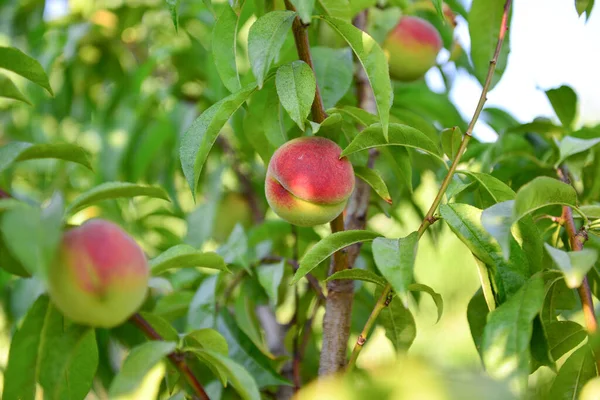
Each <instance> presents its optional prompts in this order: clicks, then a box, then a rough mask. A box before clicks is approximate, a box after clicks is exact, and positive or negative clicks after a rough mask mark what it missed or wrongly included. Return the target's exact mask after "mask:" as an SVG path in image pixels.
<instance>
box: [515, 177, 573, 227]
mask: <svg viewBox="0 0 600 400" xmlns="http://www.w3.org/2000/svg"><path fill="white" fill-rule="evenodd" d="M554 204H561V205H568V206H571V207H576V204H577V192H576V191H575V189H574V188H573V187H572V186H571V185H569V184H567V183H564V182H561V181H559V180H557V179H553V178H550V177H547V176H540V177H537V178H535V179H533V180H532V181H530V182H529V183H527V184H526V185H523V186H522V187H521V189H519V191H518V192H517V196H516V197H515V205H514V221H517V220H519V219H521V218H523V217H524V216H525V215H527V214H529V213H531V212H533V211H535V210H537V209H539V208H542V207H545V206H549V205H554Z"/></svg>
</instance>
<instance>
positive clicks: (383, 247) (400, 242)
mask: <svg viewBox="0 0 600 400" xmlns="http://www.w3.org/2000/svg"><path fill="white" fill-rule="evenodd" d="M418 244H419V234H418V233H417V232H413V233H411V234H410V235H408V236H406V237H405V238H400V239H385V238H376V239H375V240H374V241H373V258H374V259H375V265H377V269H379V271H380V272H381V274H382V275H383V276H384V277H385V279H386V280H387V281H388V282H389V283H390V285H392V288H393V289H394V291H395V292H396V293H398V295H399V296H400V297H401V299H402V302H403V303H404V306H405V307H408V286H409V285H410V284H411V283H412V281H413V270H414V266H415V259H416V257H417V248H418Z"/></svg>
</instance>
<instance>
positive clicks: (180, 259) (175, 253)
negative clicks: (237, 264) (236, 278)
mask: <svg viewBox="0 0 600 400" xmlns="http://www.w3.org/2000/svg"><path fill="white" fill-rule="evenodd" d="M149 265H150V269H151V271H152V275H160V274H162V273H163V272H165V271H168V270H170V269H173V268H194V267H202V268H211V269H218V270H220V271H225V272H230V271H229V269H228V268H227V266H226V265H225V261H224V260H223V257H221V256H220V255H218V254H217V253H213V252H205V253H204V252H201V251H199V250H197V249H195V248H194V247H192V246H190V245H187V244H178V245H175V246H173V247H171V248H170V249H168V250H167V251H165V252H164V253H162V254H161V255H159V256H158V257H156V258H153V259H152V260H150V262H149Z"/></svg>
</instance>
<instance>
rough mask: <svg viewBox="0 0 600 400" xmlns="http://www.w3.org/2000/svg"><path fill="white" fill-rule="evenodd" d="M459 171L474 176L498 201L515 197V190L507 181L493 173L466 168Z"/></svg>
mask: <svg viewBox="0 0 600 400" xmlns="http://www.w3.org/2000/svg"><path fill="white" fill-rule="evenodd" d="M457 173H460V174H464V175H467V176H469V177H471V178H473V179H474V180H475V181H476V182H477V183H478V184H479V186H480V187H482V188H483V189H485V190H486V191H487V192H488V193H489V194H490V196H492V198H493V199H494V201H496V203H500V202H503V201H507V200H514V199H515V196H516V193H515V191H514V190H512V189H511V188H510V186H508V185H507V184H506V183H504V182H502V181H501V180H500V179H498V178H496V177H494V176H492V175H489V174H485V173H483V172H471V171H466V170H464V171H457Z"/></svg>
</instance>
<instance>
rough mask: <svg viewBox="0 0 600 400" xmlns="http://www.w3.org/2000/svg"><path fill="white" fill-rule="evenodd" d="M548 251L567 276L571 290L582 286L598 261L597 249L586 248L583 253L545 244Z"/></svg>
mask: <svg viewBox="0 0 600 400" xmlns="http://www.w3.org/2000/svg"><path fill="white" fill-rule="evenodd" d="M544 246H545V247H546V251H547V252H548V254H550V257H552V260H553V261H554V263H555V264H556V265H557V266H558V268H560V270H561V271H562V272H563V274H564V275H565V282H566V283H567V286H568V287H570V288H571V289H575V288H578V287H579V286H581V282H582V281H583V278H585V276H586V274H587V273H588V271H589V270H590V269H591V268H592V267H593V266H594V264H595V263H596V261H597V260H598V252H597V251H596V250H595V249H591V248H585V249H582V250H581V251H563V250H560V249H557V248H555V247H552V246H550V245H549V244H548V243H544Z"/></svg>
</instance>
